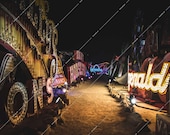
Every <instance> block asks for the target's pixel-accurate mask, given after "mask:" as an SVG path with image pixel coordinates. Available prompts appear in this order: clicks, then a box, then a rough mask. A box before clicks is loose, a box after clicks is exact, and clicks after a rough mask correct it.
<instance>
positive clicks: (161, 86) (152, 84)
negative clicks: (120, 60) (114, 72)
mask: <svg viewBox="0 0 170 135" xmlns="http://www.w3.org/2000/svg"><path fill="white" fill-rule="evenodd" d="M152 67H153V64H149V66H148V70H147V72H146V73H128V84H129V86H131V87H136V88H141V89H146V90H152V91H153V92H155V93H156V92H159V93H160V94H166V92H167V87H168V83H169V79H170V73H168V71H169V67H170V62H166V63H164V64H163V66H162V69H161V71H160V73H152Z"/></svg>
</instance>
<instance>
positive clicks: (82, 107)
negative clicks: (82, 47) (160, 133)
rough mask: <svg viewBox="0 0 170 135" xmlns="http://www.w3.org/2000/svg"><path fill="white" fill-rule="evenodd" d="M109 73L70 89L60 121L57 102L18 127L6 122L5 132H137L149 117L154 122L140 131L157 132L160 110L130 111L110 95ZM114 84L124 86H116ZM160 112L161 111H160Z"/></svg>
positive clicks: (83, 134)
mask: <svg viewBox="0 0 170 135" xmlns="http://www.w3.org/2000/svg"><path fill="white" fill-rule="evenodd" d="M106 83H107V78H106V77H105V76H103V77H100V78H99V79H97V80H96V78H94V79H92V80H88V81H85V82H82V83H80V84H79V85H78V86H76V87H71V89H70V90H69V91H68V98H69V99H70V104H69V105H68V106H66V108H64V110H63V111H62V120H63V121H57V113H56V110H55V106H54V105H50V106H47V107H45V108H44V109H43V110H41V111H40V114H39V115H36V116H32V117H29V118H26V120H24V122H23V123H22V124H21V125H19V126H16V127H12V126H11V125H6V127H5V128H4V129H3V130H1V131H0V134H3V135H14V134H16V135H137V134H135V133H136V132H138V131H140V129H141V127H142V125H144V124H143V122H145V119H148V120H149V121H150V122H151V124H149V125H148V126H146V127H145V128H144V129H143V130H142V131H141V132H139V133H138V135H154V133H155V123H156V114H157V113H158V112H156V111H153V110H148V109H144V108H140V107H137V106H135V108H134V112H129V111H127V110H126V108H124V107H123V106H122V105H121V104H120V102H119V101H118V100H117V99H115V98H113V97H112V96H110V93H109V91H108V87H107V86H106ZM114 88H117V89H118V88H123V86H120V85H118V86H115V87H114ZM159 113H160V112H159Z"/></svg>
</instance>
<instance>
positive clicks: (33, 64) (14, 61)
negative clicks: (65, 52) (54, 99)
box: [0, 0, 63, 124]
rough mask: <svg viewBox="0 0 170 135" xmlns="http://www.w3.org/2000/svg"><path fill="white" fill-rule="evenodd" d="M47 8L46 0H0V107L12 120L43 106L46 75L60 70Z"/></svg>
mask: <svg viewBox="0 0 170 135" xmlns="http://www.w3.org/2000/svg"><path fill="white" fill-rule="evenodd" d="M26 9H27V10H26ZM48 10H49V6H48V2H47V1H46V0H36V1H33V0H15V1H13V0H10V1H4V0H3V1H1V2H0V62H1V63H0V71H1V72H0V97H1V98H0V100H1V101H0V102H1V104H0V108H1V113H2V114H3V113H4V112H5V113H7V114H8V118H7V119H10V121H11V122H12V123H13V124H19V123H20V122H21V121H22V120H23V119H24V118H25V117H26V116H27V114H28V113H36V112H37V111H38V109H39V108H42V107H43V102H44V101H43V87H45V86H46V80H47V78H48V77H53V76H54V75H55V74H60V73H61V74H62V73H63V70H62V65H61V60H60V58H59V57H58V55H57V48H56V45H57V44H58V31H57V29H56V28H55V24H54V22H53V21H52V20H49V19H48V18H47V13H48ZM21 13H23V14H21ZM5 108H6V109H5ZM2 111H4V112H2ZM3 118H4V116H2V115H1V116H0V119H1V121H2V120H3Z"/></svg>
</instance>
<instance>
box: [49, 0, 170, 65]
mask: <svg viewBox="0 0 170 135" xmlns="http://www.w3.org/2000/svg"><path fill="white" fill-rule="evenodd" d="M48 2H49V15H48V17H49V19H52V20H53V21H54V22H55V24H58V23H59V22H61V20H63V21H62V22H61V23H60V24H59V25H58V26H57V29H58V34H59V42H58V45H57V48H58V50H59V51H72V50H78V49H80V48H81V47H82V46H83V45H84V47H82V49H81V51H82V52H84V53H85V54H86V53H87V54H89V56H90V59H91V60H92V61H96V62H102V61H110V60H111V58H112V57H113V55H114V54H116V55H120V53H121V46H122V45H125V44H127V45H130V43H132V41H133V40H132V31H133V24H134V22H133V21H134V17H135V15H136V11H137V9H141V10H142V11H143V13H144V23H145V27H148V26H149V25H150V24H151V23H152V22H153V21H154V20H155V19H156V18H157V17H158V16H159V15H160V13H161V12H162V11H163V10H165V9H166V8H167V7H168V6H169V3H170V1H169V0H130V1H129V2H128V3H127V4H126V5H125V7H124V8H123V9H122V10H121V11H118V9H119V8H120V7H121V6H122V5H123V4H125V3H126V2H127V0H105V1H103V0H82V1H81V2H80V1H79V0H67V1H66V0H48ZM79 2H80V3H79ZM76 5H77V6H76ZM73 8H74V9H73ZM116 12H118V13H116ZM68 14H69V15H68ZM114 14H115V16H114V17H112V16H113V15H114ZM66 15H68V16H66ZM111 17H112V19H111V20H110V21H109V22H107V21H108V20H109V19H110V18H111ZM160 19H161V18H160ZM100 28H102V29H100ZM99 29H100V31H99V32H98V34H97V35H95V36H94V37H92V35H94V34H95V32H97V31H98V30H99Z"/></svg>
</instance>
